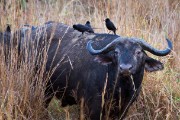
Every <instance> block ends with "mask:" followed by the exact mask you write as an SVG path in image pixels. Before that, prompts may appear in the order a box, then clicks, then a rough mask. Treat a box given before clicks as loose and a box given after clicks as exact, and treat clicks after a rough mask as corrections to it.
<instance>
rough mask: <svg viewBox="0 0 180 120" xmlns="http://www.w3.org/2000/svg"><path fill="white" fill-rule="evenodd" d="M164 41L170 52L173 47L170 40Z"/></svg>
mask: <svg viewBox="0 0 180 120" xmlns="http://www.w3.org/2000/svg"><path fill="white" fill-rule="evenodd" d="M166 41H167V43H168V47H169V49H170V50H172V48H173V46H172V42H171V40H169V39H168V38H166Z"/></svg>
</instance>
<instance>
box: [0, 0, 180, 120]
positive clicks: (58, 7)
mask: <svg viewBox="0 0 180 120" xmlns="http://www.w3.org/2000/svg"><path fill="white" fill-rule="evenodd" d="M0 14H1V15H0V30H1V31H3V30H4V29H5V27H6V24H10V25H11V28H12V31H15V30H16V29H18V28H20V27H21V26H22V25H23V24H31V25H42V24H43V23H45V22H46V21H48V20H52V21H56V22H63V23H65V24H68V25H70V26H72V25H73V24H75V23H82V24H83V23H85V22H86V21H87V20H89V21H91V23H92V26H93V27H95V28H100V29H95V32H100V33H104V32H107V29H106V28H105V24H104V22H103V20H104V19H105V18H106V17H109V18H110V19H111V20H112V21H113V22H114V24H115V25H116V26H117V28H118V31H117V34H119V35H121V36H136V37H140V38H144V39H145V40H146V41H147V42H148V43H150V44H151V45H153V46H154V47H156V48H159V49H163V48H165V46H166V43H165V40H164V39H165V36H167V37H168V38H170V39H171V40H172V42H173V50H172V53H171V54H170V55H168V56H165V57H156V56H152V55H150V56H152V57H153V58H156V59H158V60H160V61H162V62H163V63H164V66H165V67H164V68H165V69H164V70H163V71H159V72H155V73H145V76H144V82H143V85H142V87H143V89H142V91H141V95H140V96H139V98H138V100H137V102H135V103H134V104H133V106H132V107H131V109H130V111H129V114H128V116H127V119H133V120H142V119H145V120H146V119H148V120H152V119H155V120H163V119H166V120H178V119H180V64H179V62H180V50H179V48H180V32H179V31H180V29H179V28H180V2H179V0H158V1H157V0H51V1H48V0H44V1H43V0H41V1H40V0H32V1H30V0H29V1H28V2H26V0H16V1H15V0H14V1H13V0H5V2H4V0H1V1H0ZM0 49H1V54H0V119H8V120H11V119H17V120H20V119H34V120H39V119H42V118H43V117H44V115H46V114H47V111H48V112H49V116H50V118H51V119H75V118H76V117H77V116H78V115H77V114H79V113H78V112H77V109H78V108H76V107H70V108H65V111H66V112H63V111H64V110H63V109H62V108H60V107H59V106H58V105H59V103H58V102H57V101H56V100H55V99H54V100H53V101H52V103H51V105H50V106H49V108H48V109H44V108H43V100H44V99H43V97H44V95H43V92H44V85H45V84H44V82H43V78H44V77H45V76H44V74H43V73H44V67H45V66H44V65H45V61H46V58H44V59H41V60H40V61H41V62H40V63H42V64H41V66H40V67H39V69H38V72H34V68H35V64H34V62H35V61H34V60H35V59H33V58H35V56H36V54H34V57H32V59H31V60H30V61H29V60H28V59H26V60H25V61H23V62H20V65H19V64H17V63H18V62H19V58H18V56H17V49H11V55H10V56H9V57H8V58H9V60H8V61H9V62H8V64H6V61H5V57H4V53H3V52H2V51H3V46H2V45H1V48H0ZM26 56H28V52H26ZM26 58H28V57H26ZM65 114H66V115H65Z"/></svg>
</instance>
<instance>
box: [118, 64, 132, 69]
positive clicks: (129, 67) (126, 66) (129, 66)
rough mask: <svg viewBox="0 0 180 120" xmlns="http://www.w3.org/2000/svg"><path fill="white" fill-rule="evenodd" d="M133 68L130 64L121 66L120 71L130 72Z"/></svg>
mask: <svg viewBox="0 0 180 120" xmlns="http://www.w3.org/2000/svg"><path fill="white" fill-rule="evenodd" d="M132 68H133V66H132V65H131V64H121V65H120V69H121V70H131V69H132Z"/></svg>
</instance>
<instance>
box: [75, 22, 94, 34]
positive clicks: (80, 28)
mask: <svg viewBox="0 0 180 120" xmlns="http://www.w3.org/2000/svg"><path fill="white" fill-rule="evenodd" d="M73 28H74V29H75V30H77V31H79V32H82V34H83V33H84V32H89V33H94V31H93V30H92V28H89V27H87V26H85V25H82V24H76V25H73Z"/></svg>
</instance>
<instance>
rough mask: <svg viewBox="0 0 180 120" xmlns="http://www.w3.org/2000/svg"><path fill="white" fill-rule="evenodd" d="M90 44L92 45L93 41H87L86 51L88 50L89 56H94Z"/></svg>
mask: <svg viewBox="0 0 180 120" xmlns="http://www.w3.org/2000/svg"><path fill="white" fill-rule="evenodd" d="M92 43H93V41H92V40H90V41H88V43H87V45H86V49H87V50H88V52H89V53H90V54H91V55H96V53H94V52H93V51H92V49H93V48H92Z"/></svg>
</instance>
